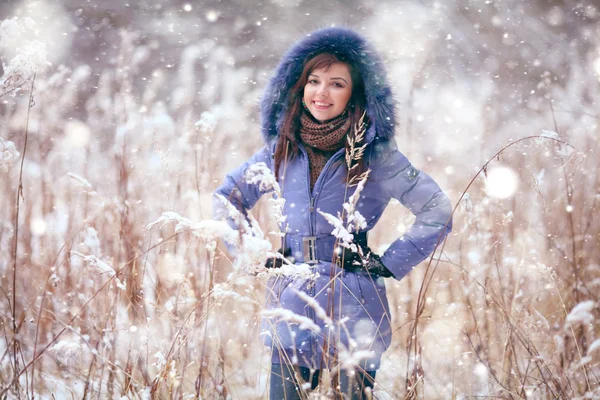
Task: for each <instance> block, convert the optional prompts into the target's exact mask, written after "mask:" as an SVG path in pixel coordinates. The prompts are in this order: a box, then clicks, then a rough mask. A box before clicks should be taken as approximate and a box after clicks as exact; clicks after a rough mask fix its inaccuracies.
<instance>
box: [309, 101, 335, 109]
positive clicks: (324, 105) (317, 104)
mask: <svg viewBox="0 0 600 400" xmlns="http://www.w3.org/2000/svg"><path fill="white" fill-rule="evenodd" d="M313 104H314V106H315V108H316V109H317V110H325V109H327V108H329V107H331V104H328V103H322V102H320V101H313Z"/></svg>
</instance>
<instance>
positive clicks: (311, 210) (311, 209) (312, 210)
mask: <svg viewBox="0 0 600 400" xmlns="http://www.w3.org/2000/svg"><path fill="white" fill-rule="evenodd" d="M299 147H300V149H301V150H302V152H303V153H304V157H305V159H306V165H307V168H306V178H307V183H308V186H307V191H308V197H309V199H310V204H309V208H308V210H309V217H308V221H309V232H310V235H311V236H315V232H314V231H313V227H314V226H315V225H316V223H317V216H316V212H315V202H316V201H317V199H318V197H319V194H320V191H317V195H316V196H315V195H313V192H314V190H315V189H317V188H318V186H319V184H320V183H321V182H322V181H323V180H324V179H325V178H324V177H325V176H327V173H328V172H329V168H330V167H331V165H332V164H333V163H334V162H335V160H336V159H337V158H339V157H338V156H339V155H340V154H342V153H343V151H344V149H340V150H338V152H337V153H335V154H334V155H333V156H331V158H330V159H329V160H327V163H326V164H325V167H323V170H322V171H321V173H320V174H319V177H318V178H317V181H316V182H315V186H314V188H313V190H312V191H311V190H310V162H309V160H308V153H307V152H306V149H304V147H303V146H302V145H300V146H299ZM359 288H360V285H359ZM359 291H360V292H361V297H362V290H360V289H359ZM315 294H316V293H315V287H314V285H313V286H312V287H311V290H310V296H311V297H312V298H314V297H315ZM309 313H310V316H311V319H312V320H313V321H314V322H315V323H317V321H316V315H315V311H314V310H313V309H312V307H310V308H309ZM314 340H315V339H314V338H313V335H312V334H311V336H310V342H311V350H312V349H313V346H314V343H313V342H314ZM317 344H318V341H317ZM324 350H327V351H328V350H329V349H324ZM313 353H315V352H313ZM323 356H324V355H323Z"/></svg>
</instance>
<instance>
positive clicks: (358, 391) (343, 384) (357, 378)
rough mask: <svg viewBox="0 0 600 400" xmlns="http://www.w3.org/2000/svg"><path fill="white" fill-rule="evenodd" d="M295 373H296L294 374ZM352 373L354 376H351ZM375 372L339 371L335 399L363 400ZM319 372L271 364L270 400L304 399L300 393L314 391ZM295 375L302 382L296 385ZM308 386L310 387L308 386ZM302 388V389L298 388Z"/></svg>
mask: <svg viewBox="0 0 600 400" xmlns="http://www.w3.org/2000/svg"><path fill="white" fill-rule="evenodd" d="M295 372H296V373H295ZM352 372H354V374H352ZM376 372H377V371H366V372H364V371H362V370H360V371H359V370H355V371H346V370H342V371H340V381H339V392H337V395H336V397H335V398H336V399H344V400H346V399H348V400H365V399H367V396H366V394H365V389H366V388H370V389H371V390H373V386H374V384H375V373H376ZM320 373H321V371H320V370H313V373H312V374H311V370H310V369H309V368H305V367H299V366H293V365H289V364H271V386H270V391H269V399H270V400H284V399H285V400H296V399H302V398H306V397H307V396H306V395H304V396H302V395H301V394H302V393H307V391H308V389H312V390H314V389H315V388H316V387H317V385H318V384H319V375H320ZM296 374H297V375H299V376H300V378H301V380H302V382H300V384H299V383H298V381H297V379H296ZM309 384H310V385H309ZM300 386H301V387H302V389H301V388H300Z"/></svg>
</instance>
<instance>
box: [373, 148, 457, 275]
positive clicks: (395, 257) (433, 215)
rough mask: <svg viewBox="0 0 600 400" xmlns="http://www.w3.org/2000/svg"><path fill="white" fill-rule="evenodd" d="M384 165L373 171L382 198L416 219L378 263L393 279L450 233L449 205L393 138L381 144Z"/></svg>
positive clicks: (403, 272)
mask: <svg viewBox="0 0 600 400" xmlns="http://www.w3.org/2000/svg"><path fill="white" fill-rule="evenodd" d="M384 147H385V151H384V153H385V154H384V155H382V156H383V157H382V158H383V159H384V160H383V162H382V164H381V166H380V167H379V168H378V170H377V172H376V177H377V179H378V180H379V181H380V185H381V188H382V191H383V195H384V196H386V198H395V199H397V200H398V201H400V203H401V204H402V205H403V206H405V207H406V208H408V209H409V210H410V211H411V212H412V213H413V214H414V215H415V216H416V219H415V222H414V223H413V225H412V226H411V227H410V228H409V229H408V231H406V233H404V235H402V236H401V237H400V238H398V239H396V240H395V241H394V242H393V243H392V244H391V245H390V247H389V248H388V249H387V250H386V251H385V253H384V254H383V255H382V257H381V261H382V262H383V264H384V265H385V266H386V268H387V269H389V270H390V271H391V272H392V273H393V274H394V277H395V278H396V279H398V280H399V279H402V278H403V277H404V276H405V275H406V274H408V273H409V272H410V271H411V270H412V268H413V267H415V266H416V265H418V264H419V263H420V262H421V261H423V260H425V259H426V258H427V257H429V256H430V255H431V253H432V252H433V251H434V248H435V245H436V244H437V243H438V241H439V243H441V242H442V239H443V238H444V237H445V236H446V235H448V233H450V231H451V230H452V219H451V215H452V205H451V203H450V200H449V199H448V197H447V196H446V195H445V194H444V192H442V190H441V189H440V187H439V186H438V185H437V183H436V182H435V181H434V180H433V179H432V178H431V177H430V176H429V175H427V174H426V173H424V172H422V171H419V170H418V169H416V168H415V167H413V166H412V165H411V163H410V162H409V161H408V159H407V158H406V157H405V156H404V155H403V154H402V153H400V152H399V151H398V149H397V146H396V143H395V141H394V140H393V139H392V140H390V141H389V142H388V143H386V144H385V145H384Z"/></svg>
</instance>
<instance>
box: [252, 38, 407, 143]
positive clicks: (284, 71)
mask: <svg viewBox="0 0 600 400" xmlns="http://www.w3.org/2000/svg"><path fill="white" fill-rule="evenodd" d="M323 52H330V53H334V54H341V55H343V56H344V57H346V58H347V59H349V60H351V61H353V62H354V63H356V65H358V67H359V69H360V75H361V77H362V79H363V81H364V84H365V97H366V110H367V115H368V117H369V120H370V121H371V125H370V127H369V130H368V131H367V137H366V140H367V142H371V141H372V140H373V139H374V138H375V136H378V137H382V138H386V139H388V138H392V137H393V136H394V124H395V122H396V116H395V108H394V100H393V96H392V91H391V89H390V87H389V85H388V83H387V78H386V73H385V69H384V66H383V62H382V60H381V57H380V56H379V54H377V52H376V51H375V50H374V49H373V48H372V47H371V46H370V45H369V44H368V43H367V41H366V40H365V39H364V38H363V37H362V36H360V35H359V34H358V33H356V32H354V31H353V30H351V29H348V28H338V27H335V28H325V29H321V30H318V31H316V32H313V33H311V34H309V35H308V36H307V37H305V38H304V39H302V40H300V41H299V42H298V43H296V44H295V45H294V46H293V47H292V48H291V49H290V50H289V51H288V52H287V54H286V55H285V56H283V58H282V60H281V62H280V63H279V66H278V67H277V69H276V71H275V75H274V76H273V77H272V78H271V80H270V82H269V84H268V85H267V88H266V90H265V93H264V95H263V98H262V101H261V117H262V121H261V131H262V135H263V138H264V140H265V141H266V142H267V143H269V142H272V141H273V140H274V139H275V138H276V137H277V136H278V134H279V129H280V128H281V125H282V124H283V120H284V116H285V112H286V108H287V94H288V93H289V91H290V89H291V88H292V86H294V84H295V83H296V81H297V80H298V78H299V77H300V74H301V73H302V69H303V67H304V62H305V61H306V60H307V59H308V58H310V57H312V56H313V55H316V54H319V53H323Z"/></svg>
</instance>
